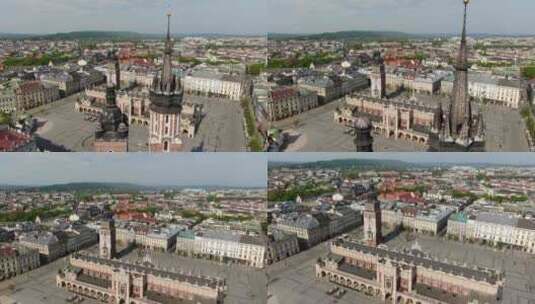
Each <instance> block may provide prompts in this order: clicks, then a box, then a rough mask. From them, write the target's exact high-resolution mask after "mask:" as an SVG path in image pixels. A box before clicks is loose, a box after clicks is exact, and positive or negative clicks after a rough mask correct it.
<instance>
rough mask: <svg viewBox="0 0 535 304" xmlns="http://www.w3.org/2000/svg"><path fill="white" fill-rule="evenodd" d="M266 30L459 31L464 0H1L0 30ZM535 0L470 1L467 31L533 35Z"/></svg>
mask: <svg viewBox="0 0 535 304" xmlns="http://www.w3.org/2000/svg"><path fill="white" fill-rule="evenodd" d="M169 9H170V10H171V11H172V12H173V14H174V18H173V32H175V33H223V34H264V33H265V32H266V31H270V32H279V33H312V32H326V31H339V30H394V31H403V32H410V33H458V32H460V27H461V19H460V18H461V15H462V1H461V0H0V32H8V33H9V32H11V33H52V32H69V31H77V30H121V31H122V30H128V31H137V32H144V33H161V32H163V31H164V30H165V22H166V21H165V13H166V12H167V11H168V10H169ZM533 12H535V1H534V0H505V1H504V0H472V4H471V7H470V12H469V13H470V16H469V17H470V19H469V30H470V32H473V33H474V32H478V33H497V34H502V33H506V34H535V32H534V31H535V30H534V29H535V18H533Z"/></svg>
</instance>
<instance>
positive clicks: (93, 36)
mask: <svg viewBox="0 0 535 304" xmlns="http://www.w3.org/2000/svg"><path fill="white" fill-rule="evenodd" d="M188 36H194V37H252V36H254V35H238V34H236V35H227V34H217V33H180V34H174V35H173V37H175V38H183V37H188ZM164 37H165V35H164V34H163V33H162V34H147V33H138V32H130V31H76V32H67V33H55V34H9V33H0V39H32V40H116V41H123V40H128V41H131V40H144V39H163V38H164Z"/></svg>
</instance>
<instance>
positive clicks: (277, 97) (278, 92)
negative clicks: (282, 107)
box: [271, 87, 297, 102]
mask: <svg viewBox="0 0 535 304" xmlns="http://www.w3.org/2000/svg"><path fill="white" fill-rule="evenodd" d="M296 95H297V90H296V89H294V88H289V87H287V88H284V87H283V88H278V89H275V90H273V91H271V100H273V101H274V102H278V101H282V100H285V99H288V98H290V97H293V96H296Z"/></svg>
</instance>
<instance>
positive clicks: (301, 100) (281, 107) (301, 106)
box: [265, 87, 318, 121]
mask: <svg viewBox="0 0 535 304" xmlns="http://www.w3.org/2000/svg"><path fill="white" fill-rule="evenodd" d="M317 106H318V96H317V95H316V93H314V92H312V91H308V90H305V89H298V88H295V87H280V88H276V89H273V90H271V91H270V92H269V93H268V98H267V100H266V106H265V107H266V112H267V116H268V119H269V120H270V121H277V120H281V119H285V118H288V117H292V116H295V115H297V114H300V113H303V112H306V111H309V110H311V109H313V108H316V107H317Z"/></svg>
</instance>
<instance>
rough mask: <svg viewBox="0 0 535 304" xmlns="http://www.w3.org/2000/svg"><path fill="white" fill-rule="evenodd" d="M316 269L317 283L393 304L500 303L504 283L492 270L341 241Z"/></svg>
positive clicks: (417, 254) (409, 251)
mask: <svg viewBox="0 0 535 304" xmlns="http://www.w3.org/2000/svg"><path fill="white" fill-rule="evenodd" d="M315 270H316V278H318V279H323V280H327V281H330V282H333V283H336V284H339V285H342V286H344V287H346V288H350V289H355V290H358V291H360V292H364V293H366V294H367V295H369V296H376V297H380V298H381V299H382V300H383V301H385V302H386V303H395V304H398V303H400V304H401V303H402V304H436V303H476V302H477V303H499V301H500V300H501V298H502V292H503V282H504V275H503V273H499V272H497V271H494V270H491V269H484V268H481V267H478V268H472V267H467V266H464V265H459V264H454V263H447V262H443V261H439V260H436V259H433V258H432V257H429V256H428V255H425V254H424V253H423V252H421V251H417V250H412V251H411V250H406V251H394V250H390V249H385V248H381V247H370V246H367V245H365V244H360V243H355V242H346V241H343V240H336V241H333V242H331V243H330V253H329V255H328V256H327V257H324V258H320V260H319V261H318V262H317V263H316V265H315Z"/></svg>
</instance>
